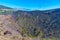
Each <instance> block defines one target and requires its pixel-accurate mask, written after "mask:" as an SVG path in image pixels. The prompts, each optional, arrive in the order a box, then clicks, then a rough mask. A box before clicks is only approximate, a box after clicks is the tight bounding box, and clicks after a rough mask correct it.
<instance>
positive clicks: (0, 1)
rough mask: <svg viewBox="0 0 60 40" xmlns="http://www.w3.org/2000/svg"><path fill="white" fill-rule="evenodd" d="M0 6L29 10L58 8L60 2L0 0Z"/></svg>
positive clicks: (48, 0) (46, 0) (51, 0)
mask: <svg viewBox="0 0 60 40" xmlns="http://www.w3.org/2000/svg"><path fill="white" fill-rule="evenodd" d="M0 5H4V6H8V7H12V8H17V9H30V10H48V9H54V8H60V0H0Z"/></svg>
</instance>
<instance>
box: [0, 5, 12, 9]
mask: <svg viewBox="0 0 60 40" xmlns="http://www.w3.org/2000/svg"><path fill="white" fill-rule="evenodd" d="M0 9H12V8H10V7H7V6H3V5H0Z"/></svg>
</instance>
